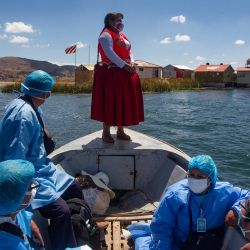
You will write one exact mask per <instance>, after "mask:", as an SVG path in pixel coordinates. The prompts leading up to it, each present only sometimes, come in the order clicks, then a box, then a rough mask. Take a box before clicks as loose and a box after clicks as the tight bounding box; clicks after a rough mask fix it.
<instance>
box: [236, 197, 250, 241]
mask: <svg viewBox="0 0 250 250" xmlns="http://www.w3.org/2000/svg"><path fill="white" fill-rule="evenodd" d="M239 205H240V206H241V207H242V209H244V210H245V212H246V214H242V211H241V212H240V213H239V218H238V226H239V228H240V230H241V232H242V235H243V236H244V237H245V238H247V239H250V211H249V209H247V208H246V207H245V205H244V204H243V203H242V202H240V203H239Z"/></svg>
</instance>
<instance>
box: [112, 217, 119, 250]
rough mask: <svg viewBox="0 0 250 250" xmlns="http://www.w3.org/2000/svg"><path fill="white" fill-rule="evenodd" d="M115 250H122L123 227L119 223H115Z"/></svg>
mask: <svg viewBox="0 0 250 250" xmlns="http://www.w3.org/2000/svg"><path fill="white" fill-rule="evenodd" d="M113 250H121V227H120V222H119V221H114V222H113Z"/></svg>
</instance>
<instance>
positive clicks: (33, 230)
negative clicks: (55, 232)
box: [30, 220, 44, 247]
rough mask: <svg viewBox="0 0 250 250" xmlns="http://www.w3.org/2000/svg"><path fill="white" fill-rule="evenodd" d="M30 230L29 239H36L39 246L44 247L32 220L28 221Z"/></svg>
mask: <svg viewBox="0 0 250 250" xmlns="http://www.w3.org/2000/svg"><path fill="white" fill-rule="evenodd" d="M30 229H31V237H34V238H36V239H37V240H38V241H39V243H40V244H41V246H43V247H44V241H43V237H42V235H41V233H40V230H39V228H38V226H37V224H36V223H35V222H34V221H33V220H31V221H30Z"/></svg>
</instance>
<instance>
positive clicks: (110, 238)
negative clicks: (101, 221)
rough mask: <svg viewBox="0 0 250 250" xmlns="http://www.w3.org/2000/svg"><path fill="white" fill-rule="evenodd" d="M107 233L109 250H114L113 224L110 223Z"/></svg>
mask: <svg viewBox="0 0 250 250" xmlns="http://www.w3.org/2000/svg"><path fill="white" fill-rule="evenodd" d="M106 231H107V233H106V234H105V241H106V245H107V249H108V250H112V243H113V240H112V234H111V231H112V224H111V222H108V227H107V229H106Z"/></svg>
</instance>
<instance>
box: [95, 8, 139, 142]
mask: <svg viewBox="0 0 250 250" xmlns="http://www.w3.org/2000/svg"><path fill="white" fill-rule="evenodd" d="M122 19H123V14H121V13H108V14H107V15H106V16H105V19H104V25H105V26H104V29H103V30H102V32H101V34H100V36H99V40H98V56H99V53H100V55H101V62H100V64H98V62H97V68H96V69H95V75H94V85H93V94H92V106H91V119H94V120H97V121H100V122H103V134H102V139H103V141H105V142H108V143H114V139H113V137H112V136H111V134H110V126H117V127H118V129H117V138H118V139H121V140H130V136H129V135H127V134H126V133H125V132H124V129H123V127H124V126H132V125H137V124H139V122H142V121H144V108H143V97H142V91H141V82H140V79H139V76H138V74H137V73H136V72H135V69H134V67H133V65H132V63H133V62H132V60H131V54H130V50H131V44H130V41H129V40H128V38H127V37H126V36H125V35H124V34H123V33H122V32H121V31H122V29H123V23H122Z"/></svg>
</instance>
